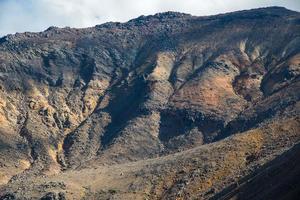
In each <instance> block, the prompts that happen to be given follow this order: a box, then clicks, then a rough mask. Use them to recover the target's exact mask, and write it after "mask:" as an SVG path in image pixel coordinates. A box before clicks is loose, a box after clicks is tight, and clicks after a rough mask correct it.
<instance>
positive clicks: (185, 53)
mask: <svg viewBox="0 0 300 200" xmlns="http://www.w3.org/2000/svg"><path fill="white" fill-rule="evenodd" d="M299 91H300V13H298V12H295V11H290V10H287V9H285V8H282V7H269V8H260V9H253V10H246V11H239V12H233V13H228V14H221V15H215V16H207V17H196V16H191V15H188V14H182V13H176V12H166V13H160V14H156V15H152V16H141V17H138V18H136V19H133V20H130V21H128V22H126V23H112V22H109V23H105V24H102V25H97V26H95V27H92V28H85V29H73V28H72V29H71V28H57V27H50V28H48V29H47V30H46V31H44V32H40V33H29V32H26V33H22V34H20V33H17V34H15V35H7V36H5V37H3V38H0V125H1V126H0V199H40V198H41V199H60V200H62V199H296V198H297V197H299V195H300V192H299V191H300V182H299V179H297V178H295V177H299V175H300V174H299V173H300V169H299V166H300V160H299V154H300V149H299V141H300V115H299V114H300V102H299V99H300V92H299ZM258 184H259V185H261V187H260V188H258V186H257V185H258Z"/></svg>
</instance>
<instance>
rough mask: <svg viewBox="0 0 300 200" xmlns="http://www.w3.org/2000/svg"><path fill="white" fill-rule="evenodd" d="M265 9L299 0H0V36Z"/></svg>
mask: <svg viewBox="0 0 300 200" xmlns="http://www.w3.org/2000/svg"><path fill="white" fill-rule="evenodd" d="M266 6H284V7H286V8H288V9H291V10H296V11H300V0H0V36H4V35H6V34H13V33H16V32H25V31H30V32H37V31H43V30H45V29H47V28H48V27H49V26H58V27H66V26H69V27H76V28H83V27H91V26H95V25H97V24H101V23H104V22H108V21H118V22H126V21H128V20H130V19H132V18H136V17H138V16H140V15H150V14H155V13H158V12H165V11H178V12H184V13H189V14H192V15H197V16H204V15H213V14H219V13H225V12H230V11H236V10H245V9H251V8H258V7H266Z"/></svg>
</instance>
